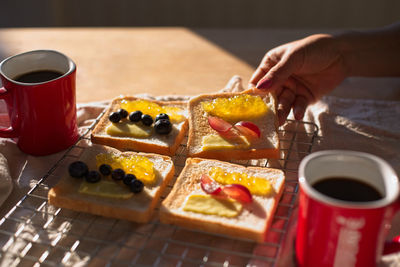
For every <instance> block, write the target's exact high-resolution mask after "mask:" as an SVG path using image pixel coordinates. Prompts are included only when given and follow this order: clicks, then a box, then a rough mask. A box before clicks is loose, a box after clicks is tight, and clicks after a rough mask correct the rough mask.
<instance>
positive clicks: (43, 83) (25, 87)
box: [0, 50, 79, 156]
mask: <svg viewBox="0 0 400 267" xmlns="http://www.w3.org/2000/svg"><path fill="white" fill-rule="evenodd" d="M75 76H76V65H75V63H74V62H73V61H72V60H71V59H70V58H68V57H67V56H65V55H64V54H62V53H60V52H57V51H53V50H36V51H30V52H26V53H22V54H19V55H16V56H12V57H9V58H7V59H5V60H3V61H2V62H1V63H0V78H1V81H2V83H3V87H2V88H0V99H3V100H4V101H5V103H6V105H7V110H8V115H9V117H10V124H11V125H10V127H9V128H3V129H0V137H5V138H13V139H15V140H16V142H17V145H18V147H19V148H20V149H21V150H22V151H23V152H25V153H27V154H31V155H36V156H42V155H48V154H52V153H56V152H59V151H61V150H64V149H66V148H68V147H69V146H71V145H72V144H74V143H75V142H76V140H77V139H78V137H79V135H78V129H77V122H76V100H75V98H76V96H75Z"/></svg>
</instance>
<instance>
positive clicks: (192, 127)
mask: <svg viewBox="0 0 400 267" xmlns="http://www.w3.org/2000/svg"><path fill="white" fill-rule="evenodd" d="M246 93H247V94H252V95H259V96H261V97H262V98H263V100H264V101H265V102H266V103H267V105H268V108H269V110H268V112H267V114H266V115H265V116H263V117H262V118H260V119H259V120H258V121H259V125H261V126H262V128H261V138H260V140H259V142H258V143H256V144H254V145H252V146H251V147H250V148H248V149H232V150H207V151H203V150H202V149H201V140H202V138H203V136H205V135H208V134H215V133H217V132H216V131H215V130H213V129H212V128H211V127H210V126H209V125H208V121H207V116H206V114H205V111H204V110H203V109H202V108H201V102H203V101H207V100H212V99H215V98H220V97H222V98H228V97H232V96H235V95H239V94H241V93H219V94H205V95H200V96H197V97H195V98H192V99H191V100H190V101H189V112H190V114H189V134H188V143H187V146H188V156H189V157H202V158H211V159H219V160H232V159H237V160H244V159H261V158H273V159H279V158H280V150H279V148H280V144H279V137H278V119H277V116H276V98H275V96H274V95H273V94H267V93H261V92H253V91H246Z"/></svg>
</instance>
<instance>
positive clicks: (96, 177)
mask: <svg viewBox="0 0 400 267" xmlns="http://www.w3.org/2000/svg"><path fill="white" fill-rule="evenodd" d="M100 180H101V175H100V173H99V172H98V171H90V172H89V173H88V174H87V176H86V182H88V183H97V182H98V181H100Z"/></svg>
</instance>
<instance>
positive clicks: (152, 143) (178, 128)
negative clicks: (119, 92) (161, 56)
mask: <svg viewBox="0 0 400 267" xmlns="http://www.w3.org/2000/svg"><path fill="white" fill-rule="evenodd" d="M123 101H148V102H149V103H151V104H155V105H158V106H160V107H161V108H177V109H180V115H182V116H183V118H184V119H183V120H182V121H179V122H176V123H175V122H173V123H172V131H171V132H170V133H169V134H167V135H162V134H157V133H156V132H155V131H154V129H153V131H152V133H151V135H150V136H149V137H144V138H143V137H140V138H138V137H132V136H124V135H123V134H122V135H119V136H116V135H110V134H108V133H107V127H108V126H109V125H111V124H112V123H111V122H110V120H109V116H110V114H111V113H112V112H115V111H117V110H118V109H120V108H121V103H122V102H123ZM128 112H133V110H128ZM142 112H143V114H146V111H144V110H143V111H142ZM187 118H188V111H187V102H184V101H156V100H148V99H141V98H137V97H134V96H121V97H117V98H115V99H114V100H113V101H112V102H111V103H110V106H109V107H108V109H107V110H106V112H105V113H104V115H103V116H102V117H101V119H100V120H99V122H98V123H97V125H96V126H95V128H94V130H93V131H92V134H91V141H92V142H93V143H96V144H102V145H107V146H111V147H115V148H118V149H120V150H134V151H140V152H149V153H157V154H163V155H169V156H173V155H174V154H175V152H176V150H177V149H178V147H179V145H180V144H181V142H182V140H183V138H184V137H185V134H186V131H187V128H188V120H187ZM153 120H155V118H154V117H153ZM119 123H123V124H124V123H130V122H129V120H128V119H123V120H121V122H119ZM137 124H138V125H139V126H141V127H144V126H143V125H142V124H141V122H138V123H137ZM153 126H154V123H153V124H152V126H151V127H153Z"/></svg>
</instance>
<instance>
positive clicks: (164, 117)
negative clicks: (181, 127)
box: [155, 113, 169, 121]
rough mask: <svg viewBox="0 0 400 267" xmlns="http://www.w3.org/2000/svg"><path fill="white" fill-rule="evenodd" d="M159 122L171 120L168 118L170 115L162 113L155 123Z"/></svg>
mask: <svg viewBox="0 0 400 267" xmlns="http://www.w3.org/2000/svg"><path fill="white" fill-rule="evenodd" d="M158 120H169V116H168V114H165V113H160V114H158V115H157V116H156V119H155V121H158Z"/></svg>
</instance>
